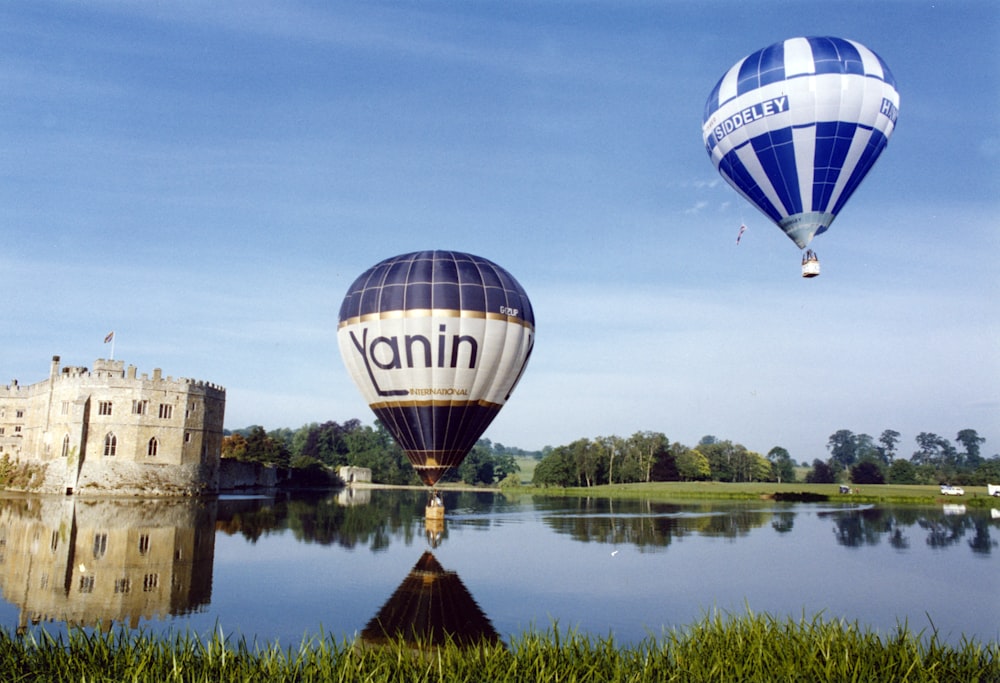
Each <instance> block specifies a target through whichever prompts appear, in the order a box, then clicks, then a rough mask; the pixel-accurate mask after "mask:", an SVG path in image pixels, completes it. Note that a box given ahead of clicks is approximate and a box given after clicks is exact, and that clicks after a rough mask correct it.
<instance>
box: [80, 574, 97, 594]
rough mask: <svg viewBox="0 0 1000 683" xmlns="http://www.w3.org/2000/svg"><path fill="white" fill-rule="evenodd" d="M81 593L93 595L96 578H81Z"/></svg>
mask: <svg viewBox="0 0 1000 683" xmlns="http://www.w3.org/2000/svg"><path fill="white" fill-rule="evenodd" d="M80 592H81V593H93V592H94V577H93V576H81V577H80Z"/></svg>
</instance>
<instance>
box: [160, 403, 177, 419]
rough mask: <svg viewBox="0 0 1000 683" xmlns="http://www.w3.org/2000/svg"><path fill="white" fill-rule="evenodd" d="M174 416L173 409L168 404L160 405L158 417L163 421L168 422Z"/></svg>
mask: <svg viewBox="0 0 1000 683" xmlns="http://www.w3.org/2000/svg"><path fill="white" fill-rule="evenodd" d="M173 416H174V407H173V406H172V405H170V404H169V403H161V404H160V417H161V418H163V419H164V420H169V419H170V418H172V417H173Z"/></svg>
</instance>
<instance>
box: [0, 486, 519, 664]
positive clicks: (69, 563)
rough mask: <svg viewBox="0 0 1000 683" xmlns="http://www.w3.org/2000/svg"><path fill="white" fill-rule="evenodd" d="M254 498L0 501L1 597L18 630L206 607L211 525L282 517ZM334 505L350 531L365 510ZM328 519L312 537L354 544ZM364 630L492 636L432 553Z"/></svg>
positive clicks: (106, 626) (364, 497)
mask: <svg viewBox="0 0 1000 683" xmlns="http://www.w3.org/2000/svg"><path fill="white" fill-rule="evenodd" d="M261 502H262V501H259V500H258V501H251V500H242V501H227V502H226V503H220V502H219V501H218V500H217V499H212V498H205V499H197V498H183V499H174V500H169V499H162V498H159V499H146V500H142V499H128V500H123V499H87V498H81V497H79V496H68V497H55V496H51V497H29V496H24V497H19V496H15V497H11V498H7V497H4V498H0V595H2V596H3V598H4V600H6V601H7V602H9V603H11V604H12V605H14V606H15V607H16V608H17V609H18V623H17V629H16V630H17V632H18V633H26V632H27V631H28V629H29V627H32V626H35V625H38V624H42V623H53V622H61V623H65V624H66V625H67V626H68V627H71V628H72V627H85V628H99V629H101V630H103V631H110V630H111V629H112V628H113V627H114V626H115V625H116V624H122V625H127V626H128V627H129V628H130V629H135V628H138V627H139V626H140V625H141V622H142V621H144V620H152V619H160V620H166V619H169V618H171V617H177V616H182V615H185V614H190V613H195V612H198V611H202V610H205V609H207V608H208V606H209V604H210V602H211V597H212V574H213V570H214V566H213V564H214V557H215V534H216V532H222V533H225V534H234V533H239V534H243V535H244V536H246V537H247V538H257V537H259V534H260V533H262V532H263V531H264V530H265V529H267V528H271V527H284V526H285V525H286V521H285V520H283V519H282V517H283V516H284V514H285V513H283V512H276V510H285V511H286V512H287V506H286V505H282V504H278V505H274V502H273V501H271V502H270V503H269V504H266V505H261ZM337 503H338V504H337V505H336V506H333V511H334V512H333V516H332V518H331V519H330V520H328V522H329V526H330V527H332V528H334V529H337V528H340V527H342V526H348V527H351V526H354V527H357V525H352V524H344V515H346V516H348V517H351V518H357V517H359V515H363V514H364V511H365V509H366V508H367V506H368V504H369V503H370V496H369V493H368V492H367V491H361V492H358V494H357V495H345V494H344V492H341V493H340V495H339V496H337ZM324 508H325V509H327V510H329V509H330V508H329V507H327V506H324ZM321 509H323V508H321ZM376 519H378V520H381V519H382V515H381V513H380V514H379V515H378V516H377V518H376ZM264 520H266V521H264ZM404 524H405V523H404ZM428 524H429V525H428V526H427V528H426V529H425V532H426V536H427V542H428V544H429V545H431V546H432V547H435V546H436V545H438V544H439V543H440V541H441V540H442V537H443V535H444V533H445V526H444V520H437V521H435V522H434V523H433V524H430V523H428ZM326 526H327V525H326V524H322V523H321V524H319V525H317V526H316V527H314V528H313V529H312V531H313V534H312V535H311V536H310V539H311V540H313V541H316V540H318V541H319V542H325V543H332V542H337V543H339V544H342V545H347V546H351V545H353V544H354V543H355V542H356V541H357V540H358V539H356V538H354V537H351V536H337V535H334V536H331V535H329V534H328V533H326V531H325V527H326ZM364 526H365V525H363V524H362V527H364ZM375 526H378V524H377V523H376V524H375ZM365 533H367V531H365V532H362V537H363V536H364V534H365ZM373 533H374V532H373ZM376 535H377V534H376ZM360 635H361V641H362V642H364V643H365V644H367V645H385V644H388V643H390V642H393V641H396V640H397V639H401V640H402V641H404V642H406V643H408V644H409V645H411V646H416V647H421V646H430V647H433V646H438V645H440V644H442V643H443V642H446V641H450V642H453V643H456V644H458V645H460V646H463V647H464V646H471V645H475V644H480V643H484V644H495V643H498V642H499V641H500V637H499V635H498V634H497V632H496V631H495V630H494V629H493V626H492V624H491V623H490V621H489V619H488V618H487V616H486V615H485V614H483V612H482V610H480V608H479V606H478V605H477V604H476V601H475V599H474V598H473V597H472V595H471V594H469V592H468V590H466V588H465V585H464V584H463V583H462V581H461V579H459V578H458V575H457V574H456V573H455V572H452V571H448V570H446V569H445V568H443V567H442V566H441V565H440V564H439V563H438V562H437V560H436V559H435V558H434V556H433V555H432V554H431V553H430V552H425V553H424V554H423V555H422V556H421V557H420V559H419V560H418V562H417V564H416V565H415V566H414V567H413V569H412V570H411V572H410V573H409V574H408V575H407V576H406V577H405V578H404V579H403V582H402V584H401V585H400V586H399V588H398V589H397V590H396V591H395V592H394V593H393V595H392V596H390V598H389V599H388V600H387V601H386V602H385V604H384V605H383V606H382V608H381V609H380V610H379V612H378V614H376V615H375V616H374V617H373V618H372V619H371V621H370V622H369V624H368V625H367V626H366V627H365V629H364V631H363V632H362V633H361V634H360Z"/></svg>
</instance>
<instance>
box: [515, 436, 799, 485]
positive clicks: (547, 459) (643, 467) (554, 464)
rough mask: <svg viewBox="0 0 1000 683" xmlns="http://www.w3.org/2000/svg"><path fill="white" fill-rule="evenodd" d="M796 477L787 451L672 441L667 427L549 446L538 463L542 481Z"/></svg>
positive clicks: (708, 438)
mask: <svg viewBox="0 0 1000 683" xmlns="http://www.w3.org/2000/svg"><path fill="white" fill-rule="evenodd" d="M710 480H714V481H727V482H751V481H794V480H795V463H794V462H793V461H792V458H791V455H789V453H788V451H787V450H785V449H784V448H781V447H775V448H772V449H771V450H770V451H769V452H768V454H767V456H763V455H761V454H760V453H755V452H753V451H751V450H749V449H747V448H746V447H745V446H743V445H742V444H739V443H733V442H732V441H729V440H720V439H717V438H716V437H714V436H710V435H709V436H705V437H702V439H701V441H699V442H698V445H697V446H695V447H693V448H692V447H689V446H685V445H684V444H681V443H679V442H676V441H675V442H672V443H671V441H670V440H669V439H668V438H667V436H666V435H665V434H663V433H662V432H651V431H644V432H636V433H635V434H633V435H632V436H629V437H620V436H599V437H597V438H594V439H588V438H584V439H577V440H576V441H574V442H572V443H570V444H568V445H565V446H557V447H555V448H549V447H546V449H545V450H544V457H543V458H542V460H541V462H539V463H538V465H537V466H536V467H535V474H534V478H533V480H532V481H533V483H534V484H536V485H538V486H597V485H600V484H628V483H636V482H653V481H710Z"/></svg>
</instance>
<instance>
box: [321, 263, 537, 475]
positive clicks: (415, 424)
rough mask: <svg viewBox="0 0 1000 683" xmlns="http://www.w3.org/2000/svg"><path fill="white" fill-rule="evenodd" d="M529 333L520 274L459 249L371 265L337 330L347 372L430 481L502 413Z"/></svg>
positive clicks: (530, 342) (526, 353) (527, 349)
mask: <svg viewBox="0 0 1000 683" xmlns="http://www.w3.org/2000/svg"><path fill="white" fill-rule="evenodd" d="M534 339H535V315H534V311H533V310H532V307H531V302H530V301H529V300H528V295H527V294H525V292H524V289H523V288H522V287H521V285H520V284H518V282H517V280H515V279H514V278H513V276H511V274H510V273H508V272H507V271H506V270H504V269H503V268H501V267H500V266H498V265H496V264H495V263H493V262H492V261H488V260H486V259H484V258H481V257H479V256H473V255H471V254H464V253H461V252H456V251H419V252H414V253H410V254H403V255H401V256H396V257H393V258H389V259H386V260H384V261H382V262H380V263H377V264H375V265H374V266H372V267H371V268H369V269H368V270H367V271H365V272H364V273H363V274H362V275H361V276H360V277H358V278H357V279H356V280H355V281H354V283H353V284H351V286H350V287H349V288H348V290H347V295H346V296H345V297H344V301H343V303H342V304H341V306H340V323H339V325H338V328H337V342H338V344H339V346H340V353H341V356H342V357H343V359H344V364H345V365H346V366H347V370H348V372H349V373H350V375H351V378H352V379H353V380H354V383H355V384H356V385H357V386H358V389H360V391H361V394H362V395H363V396H364V398H365V400H366V401H367V402H368V405H369V407H371V409H372V410H373V411H374V412H375V415H376V416H377V417H378V418H379V420H381V421H382V424H384V425H385V426H386V428H387V429H388V430H389V432H390V433H391V434H392V435H393V437H394V438H395V439H396V441H397V442H398V443H399V445H400V446H401V447H402V448H403V451H404V452H405V453H406V455H407V457H408V458H409V460H410V462H411V463H412V464H413V467H414V469H416V471H417V474H419V475H420V478H421V479H422V480H423V482H424V483H425V484H427V485H428V486H433V485H434V484H436V483H437V481H438V480H439V479H440V478H441V476H442V475H443V474H444V473H445V472H446V471H447V470H448V469H449V468H451V467H458V465H459V464H461V462H462V460H463V459H464V458H465V456H466V455H467V454H468V453H469V451H470V450H472V447H473V446H475V444H476V441H477V440H478V439H479V437H480V436H481V435H482V433H483V432H484V431H485V430H486V427H487V426H489V424H490V423H491V422H492V421H493V418H495V417H496V416H497V413H499V412H500V409H501V408H502V407H503V405H504V404H505V403H506V401H507V398H508V397H509V396H510V394H511V392H512V391H513V390H514V386H515V385H516V384H517V382H518V380H519V379H520V378H521V373H522V372H523V371H524V368H525V366H526V365H527V363H528V358H529V357H530V356H531V350H532V348H533V346H534Z"/></svg>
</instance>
